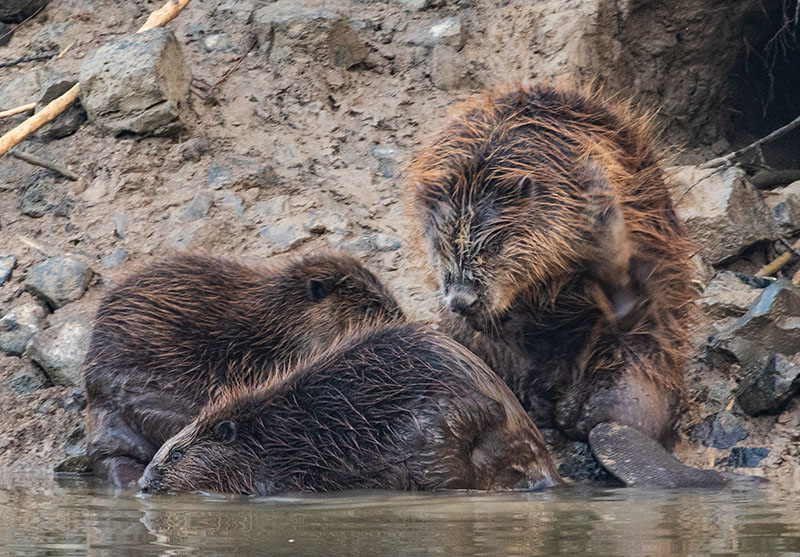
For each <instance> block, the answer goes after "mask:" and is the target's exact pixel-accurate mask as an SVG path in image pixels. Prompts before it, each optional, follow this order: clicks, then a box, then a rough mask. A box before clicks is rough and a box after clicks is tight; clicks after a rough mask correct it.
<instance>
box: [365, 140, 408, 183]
mask: <svg viewBox="0 0 800 557" xmlns="http://www.w3.org/2000/svg"><path fill="white" fill-rule="evenodd" d="M403 155H404V153H403V152H402V151H399V150H398V149H394V148H392V147H387V146H386V145H376V146H375V147H373V148H372V156H373V157H375V158H376V159H378V172H380V173H381V176H383V177H384V178H393V177H394V174H395V169H396V168H397V162H398V160H399V159H400V158H401V157H402V156H403Z"/></svg>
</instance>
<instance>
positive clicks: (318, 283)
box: [306, 279, 336, 302]
mask: <svg viewBox="0 0 800 557" xmlns="http://www.w3.org/2000/svg"><path fill="white" fill-rule="evenodd" d="M306 292H308V297H309V298H310V299H311V301H312V302H319V301H320V300H322V299H323V298H327V297H328V296H330V295H331V294H333V293H334V292H336V283H335V282H334V281H333V280H331V279H308V282H307V283H306Z"/></svg>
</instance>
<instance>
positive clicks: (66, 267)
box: [25, 255, 94, 309]
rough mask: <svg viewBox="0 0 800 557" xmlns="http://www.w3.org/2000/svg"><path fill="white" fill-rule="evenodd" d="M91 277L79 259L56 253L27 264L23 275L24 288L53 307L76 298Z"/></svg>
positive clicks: (84, 263) (92, 274)
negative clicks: (55, 255)
mask: <svg viewBox="0 0 800 557" xmlns="http://www.w3.org/2000/svg"><path fill="white" fill-rule="evenodd" d="M93 276H94V272H93V271H92V269H91V268H90V267H89V265H88V264H87V263H86V262H85V261H84V260H83V259H81V258H78V257H75V256H72V255H59V256H57V257H51V258H50V259H48V260H47V261H45V262H43V263H39V264H38V265H35V266H34V267H31V268H30V269H29V270H28V273H27V275H26V276H25V288H27V289H28V290H29V291H30V292H32V293H33V294H35V295H36V296H39V297H40V298H42V299H43V300H44V301H45V302H47V304H48V305H49V306H50V307H51V308H54V309H55V308H60V307H62V306H63V305H65V304H67V303H69V302H74V301H75V300H79V299H80V298H81V297H82V296H83V294H84V292H86V288H87V287H88V286H89V281H91V280H92V277H93Z"/></svg>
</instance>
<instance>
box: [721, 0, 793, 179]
mask: <svg viewBox="0 0 800 557" xmlns="http://www.w3.org/2000/svg"><path fill="white" fill-rule="evenodd" d="M799 3H800V0H772V1H765V2H764V3H763V4H762V9H761V10H758V11H756V12H753V13H752V14H751V16H750V17H749V18H748V19H747V20H746V21H745V22H744V25H743V28H742V45H741V55H740V58H739V63H738V64H737V66H736V67H735V68H734V70H733V71H732V72H731V74H730V82H729V86H730V89H729V91H730V95H731V96H730V100H729V105H728V106H729V109H730V113H731V118H730V125H729V128H728V133H727V136H728V140H729V141H730V143H731V146H732V147H733V148H734V149H738V148H740V147H743V146H745V145H749V144H750V143H752V142H753V141H755V140H757V139H759V138H761V137H764V136H766V135H767V134H769V133H771V132H772V131H774V130H776V129H778V128H780V127H781V126H784V125H786V124H788V123H789V122H791V121H792V120H794V119H795V118H797V117H798V116H800V21H798V19H800V9H799V8H798V4H799ZM763 156H764V161H763V162H765V163H766V166H767V167H768V168H770V169H776V170H778V169H800V128H795V129H794V130H793V131H791V132H789V133H787V134H786V135H784V136H782V137H781V138H779V139H777V140H775V141H772V142H770V143H768V144H766V145H765V146H764V148H763ZM740 160H741V161H742V162H743V163H745V164H746V165H748V163H751V162H752V165H750V166H749V167H748V170H750V171H751V173H756V172H758V171H759V170H764V168H763V165H762V161H761V160H760V157H759V156H758V154H750V155H746V156H744V157H742V159H740Z"/></svg>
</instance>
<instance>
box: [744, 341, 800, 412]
mask: <svg viewBox="0 0 800 557" xmlns="http://www.w3.org/2000/svg"><path fill="white" fill-rule="evenodd" d="M798 378H800V354H794V355H793V356H791V357H787V356H784V355H783V354H775V355H773V356H772V357H771V358H770V359H769V360H768V361H767V365H765V366H764V368H763V369H762V370H761V371H759V372H755V373H751V374H750V375H748V376H747V377H745V378H744V380H742V382H741V383H740V384H739V388H738V389H737V391H738V395H737V397H736V400H737V401H738V402H739V406H741V407H742V410H744V411H745V412H747V413H748V414H750V415H751V416H758V415H759V414H777V413H778V412H780V411H781V410H782V409H783V406H784V405H785V404H786V401H788V400H789V398H790V397H791V396H792V395H794V394H795V393H796V392H797V391H798V390H800V379H798Z"/></svg>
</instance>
